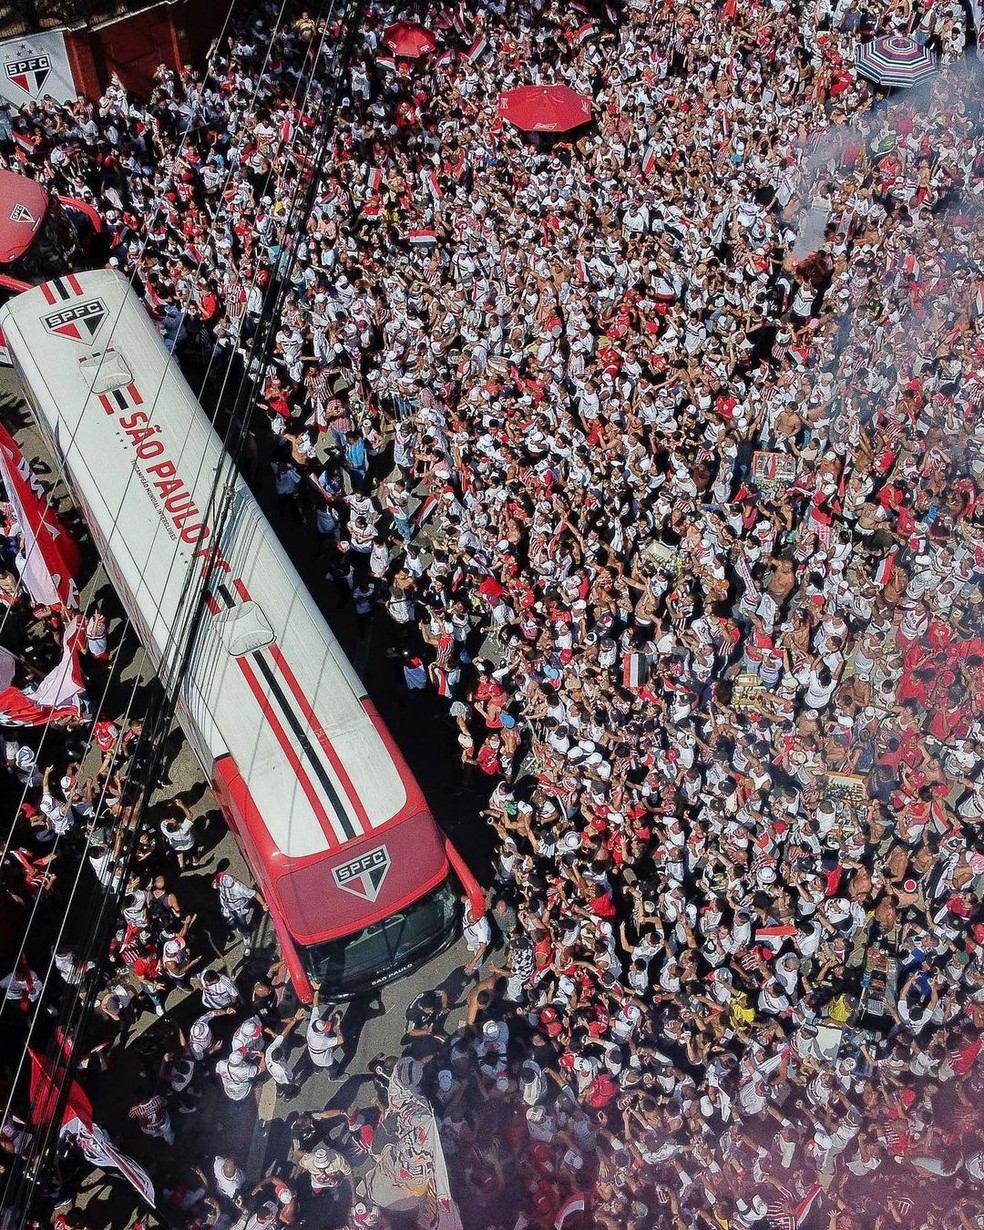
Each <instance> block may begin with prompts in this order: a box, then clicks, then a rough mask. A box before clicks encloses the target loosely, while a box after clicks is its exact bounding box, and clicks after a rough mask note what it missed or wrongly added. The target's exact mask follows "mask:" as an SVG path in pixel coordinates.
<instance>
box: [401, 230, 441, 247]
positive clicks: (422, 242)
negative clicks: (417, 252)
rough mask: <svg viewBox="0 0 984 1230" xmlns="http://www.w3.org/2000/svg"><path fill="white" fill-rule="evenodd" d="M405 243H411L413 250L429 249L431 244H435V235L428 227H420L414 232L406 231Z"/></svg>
mask: <svg viewBox="0 0 984 1230" xmlns="http://www.w3.org/2000/svg"><path fill="white" fill-rule="evenodd" d="M406 239H407V243H412V244H413V245H414V247H415V248H429V247H430V245H431V244H432V243H437V233H436V232H435V231H433V230H431V229H430V227H426V226H424V227H420V228H419V229H418V230H415V231H407V235H406Z"/></svg>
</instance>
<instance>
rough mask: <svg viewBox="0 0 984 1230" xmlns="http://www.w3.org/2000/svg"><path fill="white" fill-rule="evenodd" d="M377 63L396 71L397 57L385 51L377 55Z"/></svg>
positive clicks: (381, 66)
mask: <svg viewBox="0 0 984 1230" xmlns="http://www.w3.org/2000/svg"><path fill="white" fill-rule="evenodd" d="M376 63H377V64H378V65H379V67H380V68H388V69H390V71H391V72H396V58H395V57H394V56H391V55H387V54H386V52H383V54H382V55H378V56H376Z"/></svg>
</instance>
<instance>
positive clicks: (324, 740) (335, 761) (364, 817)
mask: <svg viewBox="0 0 984 1230" xmlns="http://www.w3.org/2000/svg"><path fill="white" fill-rule="evenodd" d="M232 584H233V586H234V587H235V590H236V593H237V594H239V596H240V598H242V600H243V602H249V600H250V597H249V590H248V589H247V588H246V586H245V585H244V584H243V582H242V581H241V580H240V579H239V578H238V577H237V578H235V579H234V580H233V582H232ZM267 648H268V649H269V651H270V656H271V657H272V658H273V660H274V662H276V664H277V666H278V667H279V669H280V673H281V674H282V675H283V677H284V680H285V681H286V683H287V686H288V687H289V688H290V690H291V692H292V693H293V696H294V699H295V700H296V701H297V703H298V705H299V706H300V710H301V712H302V713H303V715H304V718H305V721H306V722H307V723H308V725H309V726H310V728H311V732H312V733H313V734H314V737H315V738H316V739H317V740H318V743H319V745H320V746H321V748H322V749H323V751H324V753H325V755H326V756H327V757H328V759H329V761H330V762H331V767H332V768H333V769H334V770H335V773H336V775H337V776H338V780H339V781H340V782H341V784H342V789H343V790H344V791H345V793H346V794H347V795H348V799H349V802H350V803H351V804H352V806H353V807H354V808H355V814H356V815H357V816H358V817H359V822H360V823H361V825H362V829H363V832H365V833H371V832H372V828H373V826H372V822H371V821H370V819H369V813H368V812H367V811H366V809H365V806H364V804H363V802H362V800H361V799H360V798H359V795H358V792H357V791H356V789H355V787H354V786H353V785H352V779H351V778H350V777H349V775H348V773H346V771H345V766H344V765H343V764H342V762H341V760H339V758H338V753H337V752H336V751H335V749H334V748H333V747H332V745H331V740H330V739H329V738H328V736H327V735H326V734H325V732H324V730H323V729H322V726H321V723H320V722H319V721H318V719H317V717H316V715H315V712H314V710H313V709H312V708H311V703H310V701H309V700H308V698H307V697H306V696H305V695H304V690H303V688H302V687H301V685H300V684H299V683H298V682H297V677H296V676H295V675H294V672H293V671H292V670H291V669H290V666H289V665H288V664H287V659H286V658H285V657H284V655H283V652H282V651H281V649H280V646H279V645H278V644H277V643H276V642H274V643H273V644H272V645H268V646H267Z"/></svg>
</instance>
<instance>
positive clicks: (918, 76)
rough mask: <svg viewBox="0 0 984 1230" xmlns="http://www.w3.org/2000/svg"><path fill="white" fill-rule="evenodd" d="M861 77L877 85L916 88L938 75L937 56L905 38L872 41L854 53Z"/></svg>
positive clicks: (893, 37) (897, 37) (899, 36)
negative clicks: (918, 84) (920, 82)
mask: <svg viewBox="0 0 984 1230" xmlns="http://www.w3.org/2000/svg"><path fill="white" fill-rule="evenodd" d="M854 62H855V64H856V65H857V69H858V72H859V73H860V74H861V75H862V77H867V78H868V80H869V81H874V82H875V84H876V85H888V86H906V85H915V84H916V82H917V81H922V80H924V79H925V78H926V77H931V76H932V75H933V73H935V72H936V56H934V55H933V53H932V52H931V51H927V49H926V48H925V47H924V46H923V45H922V43H917V42H916V40H915V39H914V38H909V36H908V35H906V34H886V35H884V36H883V37H882V38H875V39H872V40H871V42H870V43H865V44H864V46H863V47H859V48H858V49H857V51H855V53H854Z"/></svg>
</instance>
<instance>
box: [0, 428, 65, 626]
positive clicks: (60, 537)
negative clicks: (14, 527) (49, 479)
mask: <svg viewBox="0 0 984 1230" xmlns="http://www.w3.org/2000/svg"><path fill="white" fill-rule="evenodd" d="M0 478H2V479H3V485H4V488H5V489H6V492H7V498H8V499H9V500H10V502H11V504H13V506H14V511H15V513H16V514H17V520H18V523H19V525H20V530H21V533H22V534H23V536H24V557H25V563H24V568H23V571H22V572H21V580H22V581H23V582H24V586H25V588H26V589H27V592H28V593H29V594H30V595H31V598H32V599H33V600H34V601H35V602H38V603H41V604H42V605H43V606H64V607H72V608H76V607H77V606H78V590H77V588H76V585H75V577H76V576H77V574H78V572H79V569H80V567H81V558H80V556H79V548H78V544H77V543H76V542H75V540H74V539H73V538H72V537H71V536H70V535H69V534H68V532H67V531H66V530H65V527H64V526H63V525H62V524H61V523H60V522H59V520H58V518H57V517H56V516H55V514H54V512H53V511H52V509H51V505H50V504H49V503H48V498H47V495H46V493H45V490H44V488H43V487H42V486H41V484H40V483H39V482H38V480H37V478H35V476H34V475H33V474H32V473H31V468H30V466H29V465H28V464H27V461H26V460H25V459H24V455H23V453H22V452H21V451H20V449H19V448H18V447H17V444H16V443H15V441H14V439H13V437H12V436H11V435H10V433H9V432H8V431H7V429H6V428H5V427H3V426H0Z"/></svg>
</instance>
